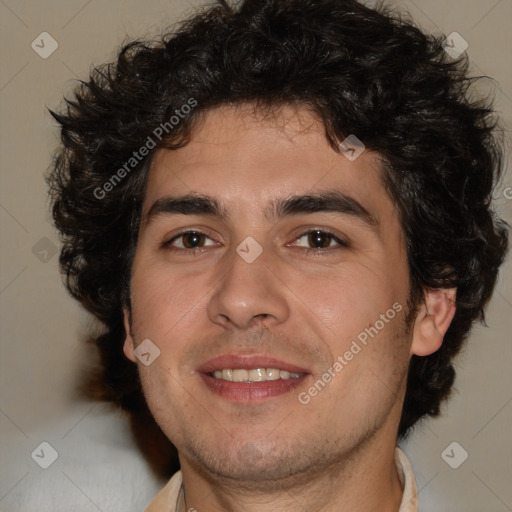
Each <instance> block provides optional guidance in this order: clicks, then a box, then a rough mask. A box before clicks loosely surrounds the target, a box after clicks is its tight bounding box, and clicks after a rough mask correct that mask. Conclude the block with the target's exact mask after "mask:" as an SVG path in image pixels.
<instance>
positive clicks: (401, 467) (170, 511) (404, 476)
mask: <svg viewBox="0 0 512 512" xmlns="http://www.w3.org/2000/svg"><path fill="white" fill-rule="evenodd" d="M395 464H396V467H397V471H398V478H399V479H400V484H401V485H402V487H403V489H404V492H403V495H402V503H401V504H400V508H399V510H398V511H397V512H418V486H417V484H416V479H415V478H414V473H413V471H412V467H411V464H410V463H409V460H408V459H407V456H406V455H405V453H404V452H403V451H402V450H400V448H398V447H397V448H396V451H395ZM182 484H183V480H182V477H181V471H178V472H177V473H175V474H174V475H173V476H172V478H171V479H170V480H169V482H168V483H167V485H166V486H165V487H164V488H163V489H162V490H161V491H160V492H159V493H158V494H157V496H156V497H155V499H154V500H153V501H152V502H151V503H150V504H149V506H148V507H147V508H146V512H187V510H186V509H185V498H184V492H183V485H182Z"/></svg>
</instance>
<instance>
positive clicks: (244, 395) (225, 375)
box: [197, 355, 310, 402]
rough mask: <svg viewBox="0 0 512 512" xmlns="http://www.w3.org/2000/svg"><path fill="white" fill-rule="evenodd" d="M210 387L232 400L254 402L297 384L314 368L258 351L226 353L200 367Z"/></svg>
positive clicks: (276, 394) (285, 391)
mask: <svg viewBox="0 0 512 512" xmlns="http://www.w3.org/2000/svg"><path fill="white" fill-rule="evenodd" d="M197 371H198V373H199V375H200V377H201V378H202V380H203V382H204V383H205V384H206V386H207V387H208V389H209V390H210V391H212V392H213V393H215V394H217V395H220V396H222V397H223V398H226V399H228V400H233V401H236V402H254V401H261V400H265V399H267V398H271V397H275V396H278V395H282V394H284V393H287V392H290V391H291V390H292V389H294V388H296V387H297V386H299V385H300V384H302V383H303V381H304V380H305V379H306V377H307V376H308V375H310V372H308V371H307V370H306V369H304V368H301V367H299V366H296V365H293V364H291V363H286V362H284V361H279V360H277V359H273V358H268V357H263V356H255V355H250V356H249V355H245V356H237V355H225V356H219V357H216V358H215V359H212V360H210V361H208V362H207V363H205V364H204V365H202V366H201V367H200V368H199V369H198V370H197Z"/></svg>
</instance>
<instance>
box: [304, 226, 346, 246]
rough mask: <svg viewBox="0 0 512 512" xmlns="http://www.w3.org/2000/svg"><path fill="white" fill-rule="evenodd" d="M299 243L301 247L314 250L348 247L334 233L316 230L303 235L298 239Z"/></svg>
mask: <svg viewBox="0 0 512 512" xmlns="http://www.w3.org/2000/svg"><path fill="white" fill-rule="evenodd" d="M301 241H302V242H301ZM297 242H298V243H297V245H298V246H299V247H305V248H307V249H312V250H315V249H317V250H318V249H329V248H336V246H338V247H340V246H341V247H347V244H346V243H345V242H343V240H340V239H339V238H338V237H337V236H335V235H333V234H332V233H329V232H328V231H322V230H321V229H315V230H313V231H308V232H307V233H304V234H302V235H301V236H300V237H298V238H297Z"/></svg>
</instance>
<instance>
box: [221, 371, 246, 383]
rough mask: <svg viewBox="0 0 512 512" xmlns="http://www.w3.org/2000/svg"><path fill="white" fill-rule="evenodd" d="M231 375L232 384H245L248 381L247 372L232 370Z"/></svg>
mask: <svg viewBox="0 0 512 512" xmlns="http://www.w3.org/2000/svg"><path fill="white" fill-rule="evenodd" d="M222 371H224V370H222ZM232 373H233V382H247V381H248V380H249V372H248V371H247V370H233V371H232Z"/></svg>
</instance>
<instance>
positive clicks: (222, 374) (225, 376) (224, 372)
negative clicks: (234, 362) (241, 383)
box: [215, 370, 233, 381]
mask: <svg viewBox="0 0 512 512" xmlns="http://www.w3.org/2000/svg"><path fill="white" fill-rule="evenodd" d="M215 373H220V375H219V376H218V377H217V375H215V376H216V377H217V378H218V379H220V378H221V377H222V378H223V379H224V380H229V381H232V380H233V372H232V371H231V370H222V371H221V372H215Z"/></svg>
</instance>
